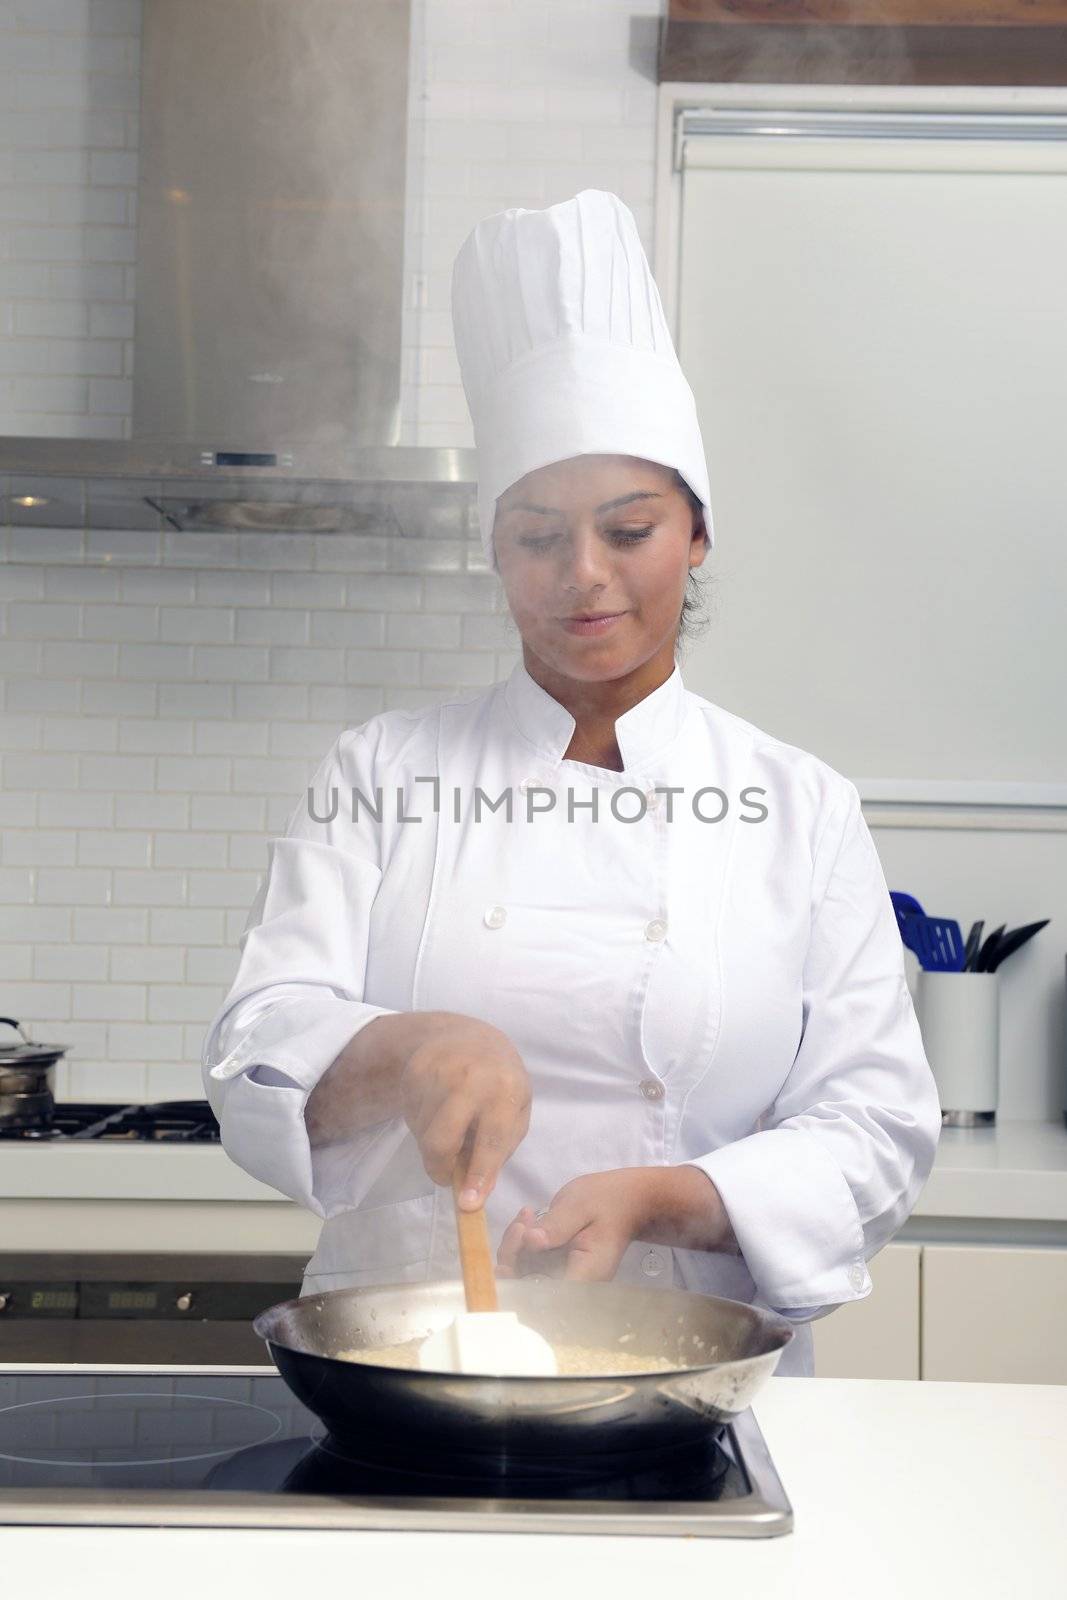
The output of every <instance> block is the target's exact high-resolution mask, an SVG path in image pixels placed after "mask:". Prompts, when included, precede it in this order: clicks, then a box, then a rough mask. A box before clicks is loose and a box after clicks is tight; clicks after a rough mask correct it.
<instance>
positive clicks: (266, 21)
mask: <svg viewBox="0 0 1067 1600" xmlns="http://www.w3.org/2000/svg"><path fill="white" fill-rule="evenodd" d="M409 30H410V0H143V22H142V47H141V120H140V160H139V169H138V191H137V260H136V307H135V337H134V362H133V364H134V370H133V404H132V420H131V425H130V437H129V438H128V439H124V440H118V439H115V440H111V439H109V440H81V439H34V440H29V439H20V440H16V439H11V438H8V439H5V440H3V441H2V442H0V468H2V467H4V465H5V458H6V464H7V465H8V466H10V467H13V468H15V470H20V471H22V472H34V471H38V472H58V473H74V472H80V473H101V474H108V475H110V476H123V477H140V478H148V479H161V478H167V477H171V478H177V479H189V478H208V479H213V478H222V477H226V478H229V479H230V480H232V479H234V478H235V477H236V478H239V479H241V480H243V481H244V482H245V483H247V481H248V480H249V479H252V480H258V481H266V480H278V479H282V480H302V481H303V482H304V483H308V482H310V481H311V480H322V479H332V480H338V479H341V480H362V481H366V480H368V479H375V480H386V481H388V480H403V481H407V482H412V481H420V480H422V481H427V480H433V481H439V480H440V479H442V478H444V479H452V480H456V479H468V478H469V477H470V476H471V475H472V474H471V470H470V469H471V466H472V458H473V452H471V451H467V450H441V449H428V450H420V449H416V448H412V447H409V446H404V447H401V446H400V445H399V444H398V440H399V435H400V385H401V312H402V303H403V293H404V283H405V276H404V225H405V169H406V154H407V121H408V81H409ZM249 487H250V486H249ZM281 487H282V486H281V485H280V484H278V483H277V482H276V483H275V486H274V489H273V493H272V496H271V505H272V506H273V508H274V512H275V513H276V512H277V510H278V505H277V502H278V500H279V498H284V497H283V496H280V494H279V491H280V489H281ZM292 498H293V499H294V500H296V499H304V498H306V497H305V496H298V495H294V496H293V497H292ZM247 504H248V507H249V511H248V516H249V523H248V524H246V525H254V523H255V510H254V496H252V497H249V498H248V501H247ZM269 515H270V511H269V510H268V508H267V505H266V501H264V518H265V519H266V518H268V517H269Z"/></svg>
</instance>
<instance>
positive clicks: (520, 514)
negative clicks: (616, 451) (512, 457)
mask: <svg viewBox="0 0 1067 1600" xmlns="http://www.w3.org/2000/svg"><path fill="white" fill-rule="evenodd" d="M493 539H494V544H495V548H496V558H497V565H498V567H499V569H500V577H501V581H502V582H503V585H504V592H505V594H506V596H507V601H508V606H509V608H510V610H511V614H512V616H513V617H514V618H515V622H516V624H517V626H518V629H519V632H520V633H521V635H522V639H523V644H524V645H525V646H526V648H527V650H532V651H533V653H534V654H535V655H536V656H537V657H539V658H540V660H541V661H543V662H544V663H545V665H546V666H548V667H549V668H551V669H553V670H554V671H556V672H559V673H561V674H562V675H564V676H565V677H570V678H580V679H585V680H587V681H599V680H605V679H609V678H617V677H622V676H623V675H625V674H626V673H629V672H632V671H634V670H635V669H637V668H638V667H640V666H642V665H643V664H644V663H645V662H646V661H649V660H650V659H651V658H652V657H653V656H655V655H656V654H657V652H663V654H664V655H665V656H666V657H667V659H673V655H674V647H675V641H676V639H677V634H678V620H679V616H680V614H681V609H682V602H683V600H684V598H685V586H686V582H687V579H688V577H689V573H690V570H691V568H693V567H698V566H699V565H700V564H701V562H702V561H703V560H704V556H705V554H706V553H707V539H706V534H705V527H704V519H703V515H702V514H699V513H696V512H694V511H693V510H692V508H691V506H690V504H689V500H688V498H687V496H686V494H685V492H684V490H683V489H682V488H680V487H679V484H678V480H677V478H676V476H675V473H674V470H673V468H671V467H664V466H661V465H660V464H659V463H658V462H654V461H644V460H641V459H640V458H638V457H637V456H611V455H584V456H574V457H572V458H571V459H570V460H568V461H558V462H553V463H552V465H551V466H548V467H539V468H538V469H537V470H536V471H535V472H529V473H527V474H526V476H525V477H524V478H520V479H519V481H518V482H517V483H513V484H512V485H511V487H510V488H509V489H507V490H506V491H505V493H504V494H502V495H501V496H500V498H499V499H498V501H497V510H496V521H495V524H494V529H493ZM603 613H613V614H615V620H614V621H611V622H607V623H605V624H604V625H602V626H599V627H597V628H595V629H592V630H589V629H583V628H575V627H574V626H573V625H572V626H568V622H567V619H570V618H574V617H576V616H583V615H586V616H588V615H600V614H603Z"/></svg>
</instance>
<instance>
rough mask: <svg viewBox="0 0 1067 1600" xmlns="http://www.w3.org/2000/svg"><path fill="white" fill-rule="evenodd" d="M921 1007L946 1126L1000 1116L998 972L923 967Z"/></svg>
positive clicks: (923, 1030) (919, 989)
mask: <svg viewBox="0 0 1067 1600" xmlns="http://www.w3.org/2000/svg"><path fill="white" fill-rule="evenodd" d="M915 1011H916V1015H917V1016H918V1019H919V1029H920V1032H921V1033H922V1040H923V1048H924V1050H925V1051H926V1058H927V1060H928V1061H929V1063H930V1070H931V1072H932V1073H933V1075H934V1082H935V1083H936V1084H937V1096H938V1100H939V1101H940V1104H941V1121H942V1124H943V1125H944V1126H945V1127H958V1128H962V1127H974V1126H976V1125H978V1124H986V1123H992V1122H995V1121H996V1110H997V1100H998V1091H999V1078H1000V1071H999V1064H1000V979H999V978H998V977H997V976H996V975H995V974H994V973H992V972H952V971H943V972H938V971H929V970H926V969H924V970H923V971H922V972H920V973H919V976H918V979H917V982H916V993H915Z"/></svg>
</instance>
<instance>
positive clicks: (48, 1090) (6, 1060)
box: [0, 1017, 69, 1133]
mask: <svg viewBox="0 0 1067 1600" xmlns="http://www.w3.org/2000/svg"><path fill="white" fill-rule="evenodd" d="M0 1025H2V1026H3V1027H5V1028H14V1030H15V1032H16V1033H17V1034H18V1035H19V1038H18V1040H14V1039H8V1038H7V1037H6V1036H2V1035H0V1133H3V1132H7V1131H9V1130H11V1131H14V1130H15V1129H22V1128H41V1129H45V1128H47V1127H49V1125H50V1124H51V1121H52V1116H53V1113H54V1111H55V1104H56V1102H55V1094H54V1089H55V1064H56V1062H57V1061H60V1060H62V1058H63V1056H65V1055H66V1053H67V1050H68V1049H69V1046H68V1045H65V1044H37V1043H36V1042H35V1041H34V1040H32V1039H31V1038H29V1036H28V1035H27V1034H26V1032H25V1030H24V1029H23V1027H22V1024H21V1023H19V1022H16V1021H15V1019H14V1017H0Z"/></svg>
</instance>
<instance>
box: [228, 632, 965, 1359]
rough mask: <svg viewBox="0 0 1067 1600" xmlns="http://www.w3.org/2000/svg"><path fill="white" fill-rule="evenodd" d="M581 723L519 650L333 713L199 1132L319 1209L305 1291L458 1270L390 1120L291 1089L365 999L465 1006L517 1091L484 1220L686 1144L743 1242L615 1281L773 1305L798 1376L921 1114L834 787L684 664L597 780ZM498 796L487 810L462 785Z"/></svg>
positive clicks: (926, 1100) (862, 857)
mask: <svg viewBox="0 0 1067 1600" xmlns="http://www.w3.org/2000/svg"><path fill="white" fill-rule="evenodd" d="M574 727H575V723H574V719H573V718H572V717H571V715H570V713H569V712H568V711H567V710H566V709H565V708H564V707H563V706H562V705H561V704H560V703H559V702H558V701H557V700H555V699H554V698H553V697H552V696H551V695H549V694H548V693H547V692H546V691H545V690H544V689H542V688H541V686H540V685H539V684H538V683H537V682H536V681H535V680H534V679H533V678H532V677H531V676H530V674H529V673H528V672H527V671H526V669H525V667H524V666H523V665H522V664H521V663H519V664H518V665H516V666H515V668H514V669H513V670H512V672H511V674H510V676H509V677H508V678H507V679H506V680H504V681H502V682H500V683H498V684H495V685H494V686H493V687H492V688H490V689H488V690H485V691H480V692H478V693H475V694H471V695H469V696H466V697H462V698H457V699H455V700H452V701H449V702H447V703H444V704H441V705H436V706H432V707H429V708H427V709H423V710H419V711H406V710H395V711H386V712H383V713H380V714H379V715H377V716H374V717H371V718H370V719H369V720H368V721H367V722H365V723H364V724H362V725H361V726H360V727H358V728H354V729H352V730H350V731H349V732H347V733H344V734H342V736H341V737H340V739H339V740H338V741H337V743H336V744H335V745H334V747H333V748H332V750H331V751H330V752H329V754H328V755H327V756H326V758H325V759H324V761H323V763H322V765H321V766H320V768H319V771H318V773H317V775H316V777H315V780H314V783H313V788H312V793H313V797H314V804H313V807H311V808H309V806H308V804H307V801H306V799H303V800H302V801H301V803H300V804H299V805H298V806H297V808H296V810H295V811H294V813H293V815H292V817H291V819H290V821H289V824H288V828H287V831H286V835H285V837H284V838H281V839H276V840H274V841H272V844H271V850H270V863H269V869H268V872H267V875H266V877H265V879H264V882H263V884H262V886H261V888H260V891H259V893H258V895H257V897H256V901H255V904H254V905H253V908H252V911H251V913H250V915H249V920H248V924H247V927H246V931H245V933H244V935H243V937H242V941H241V960H240V965H239V968H238V971H237V976H236V978H235V980H234V983H233V986H232V988H231V990H230V993H229V995H228V996H227V998H226V1000H225V1002H224V1004H223V1006H222V1007H221V1009H220V1011H219V1013H218V1015H217V1017H216V1018H215V1019H214V1021H213V1023H212V1025H211V1028H210V1030H209V1032H208V1036H207V1039H206V1041H205V1047H204V1081H205V1085H206V1091H207V1095H208V1098H209V1100H210V1101H211V1104H212V1106H213V1108H214V1110H215V1112H216V1115H217V1116H218V1118H219V1122H220V1124H221V1129H222V1141H223V1144H224V1146H225V1148H226V1149H227V1151H228V1152H229V1154H230V1155H231V1157H232V1158H233V1159H234V1160H235V1161H236V1162H238V1163H239V1165H240V1166H242V1167H244V1168H245V1169H246V1170H247V1171H248V1172H250V1173H252V1174H253V1175H254V1176H255V1177H257V1178H259V1179H261V1180H262V1181H263V1182H265V1183H267V1184H270V1185H272V1186H273V1187H274V1188H276V1189H279V1190H280V1191H281V1192H282V1193H283V1194H286V1195H289V1196H291V1197H292V1198H293V1199H294V1200H297V1201H298V1202H299V1203H300V1204H302V1205H304V1206H306V1207H307V1208H308V1209H310V1210H311V1211H313V1212H316V1213H317V1214H318V1215H319V1216H321V1217H322V1218H323V1219H324V1225H323V1228H322V1231H321V1234H320V1237H319V1243H318V1247H317V1249H316V1252H315V1255H314V1257H313V1258H312V1260H311V1261H310V1262H309V1264H308V1268H307V1274H306V1276H305V1279H304V1285H303V1289H304V1292H305V1293H313V1292H315V1291H317V1290H321V1289H332V1288H340V1287H344V1286H346V1285H353V1286H354V1285H363V1284H370V1283H378V1282H383V1283H384V1282H400V1281H415V1280H419V1279H423V1278H428V1277H429V1278H434V1277H442V1278H446V1277H452V1276H454V1274H455V1249H454V1238H453V1222H452V1212H451V1204H452V1203H451V1195H450V1193H449V1191H448V1190H447V1189H443V1188H437V1187H436V1186H435V1185H434V1184H433V1183H432V1182H431V1180H430V1179H429V1178H428V1177H427V1176H426V1173H425V1171H424V1169H423V1166H422V1162H421V1160H420V1158H419V1154H418V1149H417V1146H416V1144H415V1141H414V1139H413V1138H412V1136H411V1134H410V1133H409V1132H408V1130H407V1128H406V1126H405V1124H404V1123H403V1121H402V1119H400V1118H397V1119H394V1120H390V1121H387V1122H384V1123H381V1124H379V1125H378V1126H376V1127H373V1128H369V1129H366V1130H364V1131H363V1132H361V1133H360V1134H358V1135H355V1136H353V1137H350V1138H344V1139H339V1140H337V1141H336V1142H334V1143H331V1144H327V1145H323V1146H319V1147H318V1148H316V1149H315V1150H312V1149H311V1148H310V1145H309V1141H308V1137H307V1131H306V1128H305V1125H304V1120H303V1113H304V1106H305V1104H306V1101H307V1098H308V1095H309V1094H310V1092H311V1090H312V1089H313V1088H314V1086H315V1084H316V1083H317V1081H318V1079H319V1078H320V1077H321V1075H322V1074H323V1073H324V1072H325V1071H326V1069H327V1067H328V1066H329V1065H330V1063H331V1062H332V1061H333V1060H334V1058H335V1057H336V1056H337V1055H338V1053H339V1052H340V1050H341V1049H342V1047H343V1046H344V1045H345V1044H346V1043H347V1042H348V1040H349V1039H351V1038H352V1037H353V1036H354V1035H355V1034H356V1033H357V1032H358V1031H359V1029H360V1028H361V1027H363V1026H364V1025H365V1024H366V1023H368V1022H370V1021H371V1020H372V1019H373V1018H375V1017H379V1016H383V1015H387V1014H389V1013H391V1012H398V1011H411V1010H418V1011H423V1010H447V1011H459V1012H465V1013H467V1014H469V1015H471V1016H476V1017H480V1018H483V1019H485V1020H486V1021H488V1022H491V1023H493V1024H494V1025H496V1026H497V1027H499V1028H501V1029H503V1031H504V1032H505V1033H507V1034H508V1036H509V1037H510V1038H511V1040H512V1041H513V1042H514V1044H515V1046H516V1048H517V1049H518V1051H519V1053H520V1054H521V1056H522V1058H523V1060H524V1062H525V1064H526V1068H527V1071H528V1072H529V1075H530V1079H531V1084H532V1089H533V1108H532V1112H531V1119H530V1128H529V1132H528V1134H527V1136H526V1138H525V1140H524V1141H523V1143H522V1144H521V1145H520V1146H519V1148H518V1150H517V1151H516V1152H515V1154H514V1156H513V1157H512V1158H511V1160H510V1161H509V1162H508V1163H507V1165H506V1167H505V1168H504V1171H503V1172H502V1174H501V1177H500V1180H499V1182H498V1184H497V1187H496V1189H495V1190H494V1192H493V1194H492V1195H491V1196H490V1198H489V1201H488V1202H487V1216H488V1220H489V1226H490V1231H491V1234H492V1235H493V1238H494V1242H495V1241H498V1240H499V1237H500V1234H501V1233H502V1231H503V1229H504V1227H505V1225H506V1224H507V1223H508V1222H509V1221H510V1220H511V1218H512V1217H513V1216H514V1214H515V1213H516V1212H517V1211H518V1209H519V1207H520V1206H522V1205H526V1204H528V1205H532V1206H533V1207H534V1208H535V1209H537V1210H540V1209H542V1208H543V1207H545V1206H547V1204H548V1202H549V1201H550V1200H551V1198H552V1196H553V1194H554V1193H555V1192H556V1190H557V1189H559V1188H560V1186H561V1185H562V1184H563V1183H565V1182H567V1181H568V1180H569V1179H571V1178H574V1177H577V1176H579V1175H581V1174H583V1173H588V1172H600V1171H606V1170H608V1169H610V1168H614V1167H625V1166H651V1165H662V1164H677V1163H691V1164H693V1165H695V1166H698V1167H700V1168H702V1169H703V1171H704V1172H705V1173H707V1175H708V1176H709V1178H711V1179H712V1181H713V1182H714V1184H715V1185H716V1187H717V1189H718V1190H719V1193H720V1194H721V1196H722V1199H723V1203H724V1204H725V1206H726V1209H727V1211H728V1213H729V1216H730V1220H731V1223H732V1225H733V1229H734V1233H735V1234H736V1237H737V1240H738V1242H739V1245H740V1254H726V1253H720V1252H703V1251H693V1250H682V1249H667V1248H666V1247H664V1246H660V1245H658V1246H657V1247H656V1249H655V1250H654V1251H650V1249H649V1246H648V1245H647V1243H643V1242H641V1241H636V1242H635V1243H634V1244H633V1245H631V1247H630V1248H629V1250H628V1251H627V1252H626V1254H625V1255H624V1257H623V1261H622V1264H621V1266H620V1268H619V1273H618V1276H619V1278H620V1279H621V1280H623V1281H628V1282H632V1283H638V1284H641V1283H643V1284H645V1285H646V1286H648V1285H649V1284H650V1283H651V1282H653V1281H654V1284H655V1286H657V1287H662V1286H667V1285H674V1286H676V1287H681V1288H687V1289H692V1290H697V1291H700V1292H703V1293H710V1294H721V1295H726V1296H727V1297H729V1298H731V1299H735V1300H744V1301H752V1302H754V1303H755V1304H757V1305H762V1306H770V1307H772V1308H773V1309H775V1310H777V1311H779V1312H780V1313H782V1314H783V1315H785V1316H788V1317H790V1318H791V1319H793V1320H794V1321H795V1322H796V1323H797V1333H796V1337H795V1338H794V1339H793V1340H792V1342H791V1344H790V1346H789V1348H788V1349H787V1350H786V1352H785V1353H784V1355H783V1358H782V1360H781V1362H780V1363H779V1367H778V1371H779V1372H782V1373H786V1374H788V1373H794V1374H810V1373H811V1372H812V1370H813V1368H812V1355H811V1349H812V1346H811V1330H810V1327H809V1326H808V1324H809V1322H810V1321H811V1320H812V1319H814V1318H816V1317H819V1316H822V1315H825V1314H826V1313H827V1312H829V1311H832V1310H833V1308H834V1307H835V1306H836V1305H839V1304H841V1303H843V1302H846V1301H850V1300H857V1299H862V1298H864V1296H865V1295H867V1294H869V1293H870V1290H871V1280H870V1276H869V1274H868V1272H867V1269H866V1263H867V1261H869V1259H870V1258H871V1256H873V1255H874V1254H875V1252H876V1251H878V1250H879V1249H881V1247H882V1246H883V1245H884V1244H885V1243H886V1242H887V1241H888V1240H889V1239H891V1238H892V1237H893V1235H894V1234H895V1233H896V1232H897V1230H898V1229H899V1228H900V1226H901V1224H902V1223H903V1221H904V1220H905V1218H906V1217H907V1216H908V1214H909V1212H910V1211H911V1209H912V1207H913V1206H914V1204H915V1202H916V1200H917V1198H918V1196H919V1193H920V1190H921V1189H922V1187H923V1185H924V1183H925V1182H926V1179H927V1176H928V1175H929V1172H930V1169H931V1167H932V1165H933V1159H934V1152H935V1149H936V1146H937V1141H938V1137H939V1134H940V1128H941V1112H940V1108H939V1105H938V1096H937V1091H936V1088H935V1085H934V1080H933V1076H932V1074H931V1071H930V1067H929V1065H928V1062H927V1060H926V1056H925V1053H924V1050H923V1045H922V1039H921V1036H920V1033H919V1027H918V1023H917V1021H916V1017H915V1013H914V1011H913V1009H912V1005H911V998H910V995H909V992H908V988H907V984H906V981H905V977H904V962H903V950H902V946H901V941H900V935H899V933H898V931H897V925H896V920H895V917H894V914H893V908H892V904H891V902H890V899H889V892H888V889H887V887H886V881H885V877H884V875H883V872H882V868H881V864H880V862H879V859H878V856H877V854H876V851H875V848H874V845H873V842H872V840H871V836H870V833H869V831H868V829H867V825H866V823H865V821H864V819H863V816H862V813H861V811H860V804H859V796H858V793H857V790H856V788H855V785H854V784H852V783H851V782H850V781H849V780H847V779H846V778H844V777H843V776H842V775H841V774H840V773H838V772H836V771H834V769H833V768H831V767H829V766H827V765H826V763H825V762H823V761H821V760H819V759H818V758H817V757H815V756H813V755H810V754H807V753H805V752H804V751H802V750H799V749H797V748H796V747H795V746H793V745H789V744H786V743H783V742H782V741H781V740H779V739H776V738H774V737H772V736H771V735H769V734H766V733H763V732H761V731H760V730H759V729H758V728H755V727H753V726H752V724H750V723H748V722H745V721H743V720H742V719H741V718H740V717H737V716H735V715H733V714H732V713H730V712H728V711H726V710H724V709H723V708H721V707H719V706H717V705H714V704H713V703H711V702H709V701H708V700H705V699H704V698H703V697H702V696H699V695H697V694H694V693H692V692H691V691H689V690H688V689H686V687H685V685H684V683H683V681H682V676H681V671H680V669H679V667H678V666H677V665H676V666H675V669H674V671H673V673H672V675H671V677H670V678H669V679H668V680H667V681H666V682H665V683H663V684H661V685H660V687H659V688H658V689H656V690H654V691H653V692H652V694H650V695H648V696H646V698H645V699H644V700H642V701H640V702H639V703H638V704H637V705H636V706H634V707H632V708H631V709H630V710H629V711H628V712H626V714H625V715H624V716H622V717H620V718H619V719H618V720H617V722H616V725H615V734H616V739H617V741H618V745H619V749H620V751H621V753H622V758H623V763H624V770H623V771H622V772H611V771H608V770H606V769H604V768H600V767H594V766H591V765H587V764H585V763H582V762H578V761H570V760H566V759H564V751H565V750H566V748H567V746H568V744H569V742H570V739H571V736H572V734H573V732H574ZM434 779H436V780H438V782H437V783H435V782H434V781H433V780H434ZM524 779H526V780H529V781H528V784H527V788H526V790H523V791H522V792H520V789H521V784H522V780H524ZM652 788H659V789H660V790H661V791H664V792H663V793H661V797H660V800H661V803H660V804H659V805H658V806H656V807H655V808H654V809H653V808H646V807H645V806H643V805H642V803H641V802H642V800H643V797H644V796H645V795H646V794H647V792H648V791H649V790H650V789H652ZM334 790H336V791H337V794H336V814H334V815H332V820H330V821H316V820H314V817H313V816H312V814H311V813H312V811H313V812H314V814H315V815H316V816H318V817H329V816H331V813H332V812H333V810H334V806H333V791H334ZM379 790H380V791H381V794H380V801H379V795H378V793H377V791H379ZM546 790H547V791H549V792H548V793H546ZM624 790H625V791H627V792H626V793H622V792H621V791H624ZM478 791H480V792H481V800H480V802H479V806H478V809H477V810H476V801H477V800H478V798H479V797H478ZM509 791H510V794H511V799H512V804H511V810H510V818H509V815H508V811H507V807H506V805H505V804H500V805H497V806H496V808H495V809H493V808H492V806H491V805H490V804H487V803H486V797H488V800H489V801H490V802H492V801H495V800H496V799H498V798H499V797H501V796H506V795H507V794H508V792H509ZM670 791H673V792H670ZM594 804H595V805H596V807H597V809H596V811H595V812H594V811H593V809H592V808H593V805H594ZM372 808H374V809H377V810H379V811H380V820H377V819H376V817H375V816H374V815H373V814H372ZM654 1091H655V1092H654ZM709 1193H710V1190H709Z"/></svg>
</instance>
